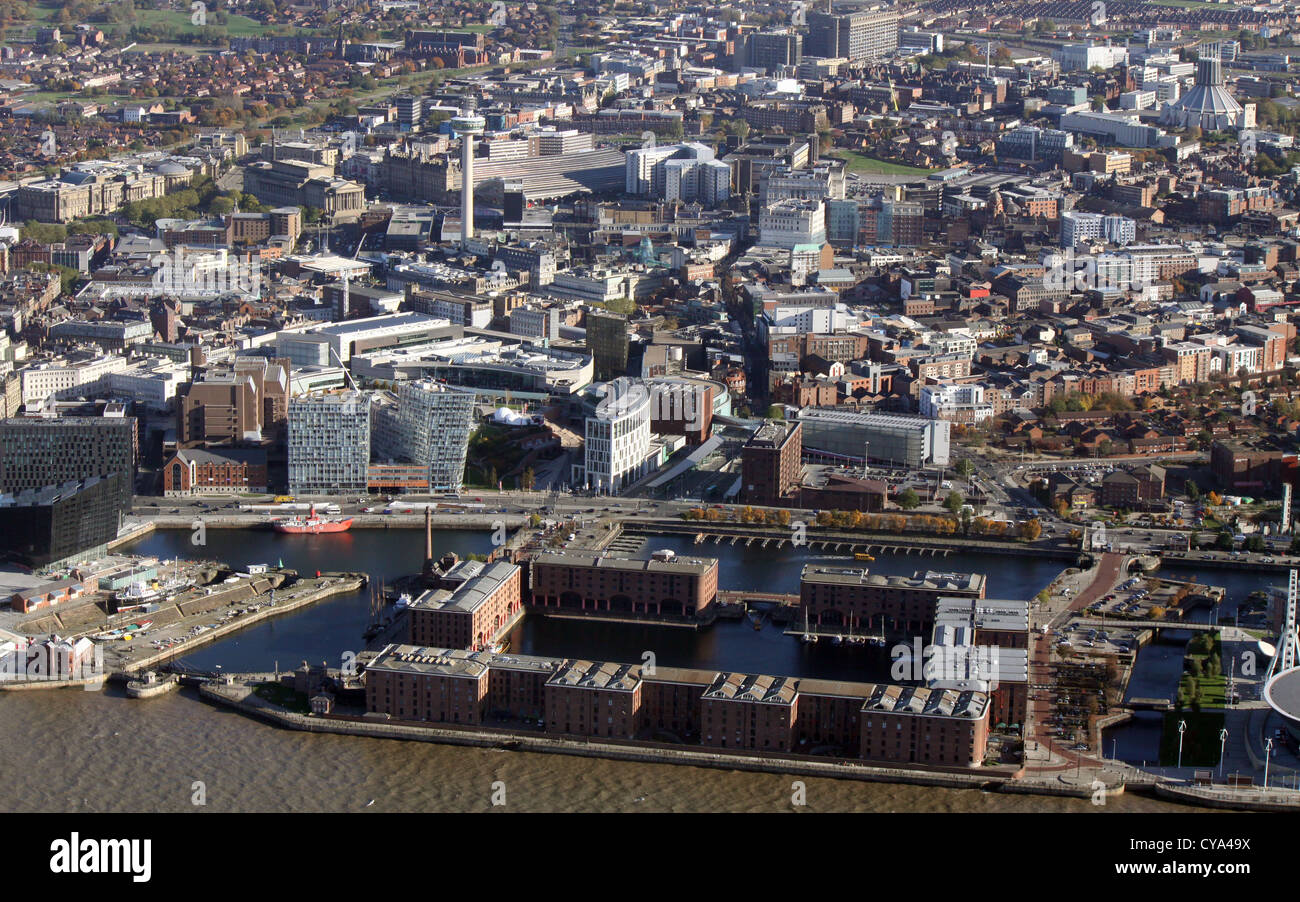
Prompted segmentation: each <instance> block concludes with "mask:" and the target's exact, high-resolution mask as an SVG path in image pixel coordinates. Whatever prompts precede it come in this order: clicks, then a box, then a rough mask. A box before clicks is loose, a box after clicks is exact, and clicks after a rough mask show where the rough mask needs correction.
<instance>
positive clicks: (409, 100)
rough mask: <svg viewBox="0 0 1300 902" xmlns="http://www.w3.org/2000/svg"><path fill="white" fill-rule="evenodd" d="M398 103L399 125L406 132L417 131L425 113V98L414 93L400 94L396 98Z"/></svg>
mask: <svg viewBox="0 0 1300 902" xmlns="http://www.w3.org/2000/svg"><path fill="white" fill-rule="evenodd" d="M394 101H395V102H396V103H397V125H398V128H400V129H401V130H402V131H404V132H410V131H415V130H417V129H418V128H419V127H420V122H421V121H422V115H423V103H424V102H423V100H422V99H421V98H420V97H419V96H417V95H413V94H399V95H398V96H397V97H395V98H394Z"/></svg>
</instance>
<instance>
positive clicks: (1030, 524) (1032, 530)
mask: <svg viewBox="0 0 1300 902" xmlns="http://www.w3.org/2000/svg"><path fill="white" fill-rule="evenodd" d="M1042 534H1043V524H1042V523H1040V522H1039V521H1038V518H1037V517H1035V518H1034V519H1032V520H1026V521H1025V522H1024V523H1021V524H1020V538H1022V539H1024V540H1025V541H1026V542H1037V541H1038V537H1039V536H1041V535H1042Z"/></svg>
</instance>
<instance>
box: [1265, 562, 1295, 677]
mask: <svg viewBox="0 0 1300 902" xmlns="http://www.w3.org/2000/svg"><path fill="white" fill-rule="evenodd" d="M1298 574H1300V571H1297V570H1292V571H1291V575H1290V578H1289V579H1288V580H1287V585H1286V616H1285V617H1284V618H1283V620H1282V631H1281V633H1280V634H1279V635H1278V637H1277V652H1276V653H1275V654H1274V655H1273V660H1272V661H1270V662H1269V665H1268V673H1266V674H1264V682H1265V683H1267V682H1268V681H1269V680H1271V679H1272V678H1273V676H1274V675H1276V674H1279V673H1286V672H1287V671H1288V670H1294V669H1295V663H1296V631H1295V621H1296V596H1297V595H1300V575H1298Z"/></svg>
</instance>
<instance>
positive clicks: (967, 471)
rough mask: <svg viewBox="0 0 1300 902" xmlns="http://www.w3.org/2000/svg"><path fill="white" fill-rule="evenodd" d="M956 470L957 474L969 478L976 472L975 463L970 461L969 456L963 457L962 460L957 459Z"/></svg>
mask: <svg viewBox="0 0 1300 902" xmlns="http://www.w3.org/2000/svg"><path fill="white" fill-rule="evenodd" d="M956 470H957V475H958V476H960V477H961V478H962V479H969V478H970V476H971V474H972V473H974V472H975V465H974V464H973V463H971V462H970V459H969V458H966V457H963V458H962V459H961V460H959V461H957V467H956Z"/></svg>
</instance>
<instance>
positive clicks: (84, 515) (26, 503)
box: [0, 473, 130, 567]
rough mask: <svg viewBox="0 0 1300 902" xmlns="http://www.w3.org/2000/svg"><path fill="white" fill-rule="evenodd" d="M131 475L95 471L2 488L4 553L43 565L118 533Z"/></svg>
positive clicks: (1, 544) (0, 511)
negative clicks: (9, 490) (68, 478)
mask: <svg viewBox="0 0 1300 902" xmlns="http://www.w3.org/2000/svg"><path fill="white" fill-rule="evenodd" d="M123 485H126V486H127V490H128V493H129V491H130V487H129V484H128V483H127V477H126V475H125V474H122V473H115V474H113V475H112V476H106V477H99V476H92V477H90V478H89V479H84V480H80V481H78V482H67V483H64V484H63V485H50V486H46V487H44V488H40V489H26V490H24V491H21V492H18V493H16V494H13V495H7V494H0V554H2V555H5V556H6V557H9V558H11V559H16V560H18V561H20V562H21V563H23V564H26V565H27V566H28V567H44V566H45V565H46V564H50V563H53V562H54V561H60V560H65V559H67V558H70V557H73V556H74V555H80V554H83V553H85V552H87V551H90V550H92V549H96V548H101V547H103V546H104V545H106V544H107V543H108V542H111V541H112V540H113V539H115V538H117V531H118V527H119V526H120V525H121V522H122V513H123V508H122V503H121V502H122V487H123Z"/></svg>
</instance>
